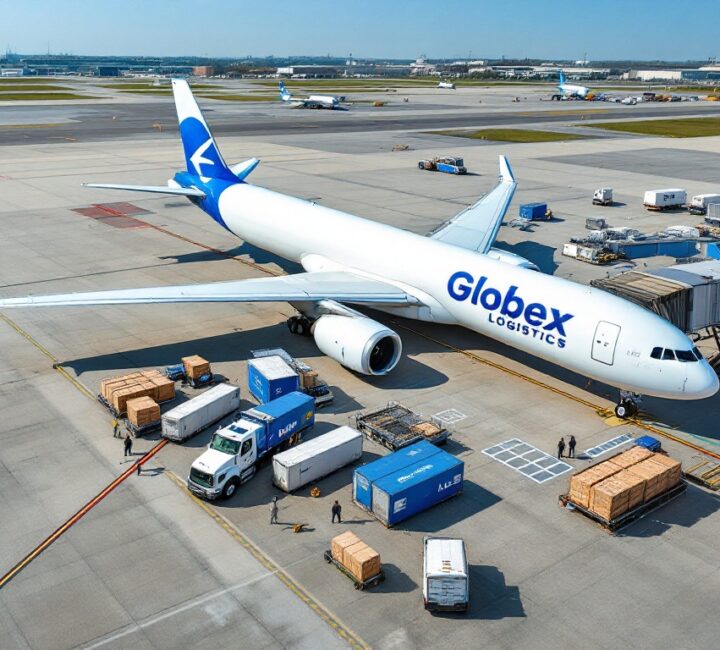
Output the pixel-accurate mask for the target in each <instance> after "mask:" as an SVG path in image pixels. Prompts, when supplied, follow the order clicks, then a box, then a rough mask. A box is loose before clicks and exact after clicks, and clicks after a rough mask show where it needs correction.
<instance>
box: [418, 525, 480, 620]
mask: <svg viewBox="0 0 720 650" xmlns="http://www.w3.org/2000/svg"><path fill="white" fill-rule="evenodd" d="M423 541H424V546H425V553H424V558H423V600H424V604H425V609H430V610H456V611H466V610H467V607H468V604H469V601H470V580H469V575H468V563H467V555H466V553H465V542H464V541H463V540H461V539H451V538H449V537H426V538H425V539H424V540H423Z"/></svg>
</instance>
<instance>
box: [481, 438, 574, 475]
mask: <svg viewBox="0 0 720 650" xmlns="http://www.w3.org/2000/svg"><path fill="white" fill-rule="evenodd" d="M482 453H483V454H485V455H486V456H490V458H493V459H494V460H497V461H498V462H500V463H502V464H503V465H507V466H508V467H511V468H512V469H514V470H515V471H516V472H520V473H521V474H524V475H525V476H527V477H528V478H531V479H532V480H533V481H535V482H536V483H545V481H549V480H550V479H553V478H556V477H557V476H560V475H561V474H565V472H569V471H570V470H571V469H572V465H568V463H565V462H563V461H561V460H559V459H557V458H555V457H554V456H551V455H550V454H546V453H545V452H544V451H542V450H541V449H538V448H537V447H533V446H532V445H530V444H528V443H527V442H523V441H522V440H520V439H518V438H513V439H512V440H506V441H505V442H501V443H499V444H497V445H493V446H492V447H488V448H487V449H483V450H482Z"/></svg>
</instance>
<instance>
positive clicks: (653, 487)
mask: <svg viewBox="0 0 720 650" xmlns="http://www.w3.org/2000/svg"><path fill="white" fill-rule="evenodd" d="M681 475H682V470H681V465H680V463H679V462H678V461H676V460H673V459H672V458H669V457H668V456H665V455H663V454H654V453H652V452H651V451H648V450H647V449H644V448H642V447H633V448H632V449H630V450H628V451H626V452H623V453H622V454H618V455H617V456H614V457H613V458H610V459H609V460H606V461H604V462H602V463H598V464H597V465H593V466H592V467H590V468H588V469H586V470H584V471H582V472H579V473H578V474H575V476H573V477H572V478H571V479H570V489H569V492H568V498H569V500H570V502H572V503H575V504H577V505H579V506H581V507H583V508H586V509H588V510H590V511H591V512H593V513H595V514H596V515H598V516H600V517H602V518H603V519H607V520H612V519H615V518H617V517H619V516H620V515H622V514H624V513H625V512H627V511H628V510H632V509H633V508H635V507H637V506H639V505H640V504H642V503H646V502H648V501H650V500H652V499H654V498H655V497H657V496H658V495H660V494H662V493H663V492H666V491H667V490H669V489H670V488H672V487H674V486H675V485H677V484H678V483H679V482H680V479H681Z"/></svg>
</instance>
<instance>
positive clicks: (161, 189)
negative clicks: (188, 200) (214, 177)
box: [83, 183, 205, 198]
mask: <svg viewBox="0 0 720 650" xmlns="http://www.w3.org/2000/svg"><path fill="white" fill-rule="evenodd" d="M83 187H97V188H100V189H105V190H129V191H131V192H152V193H153V194H175V195H179V196H197V197H199V198H205V192H203V191H202V190H198V189H197V188H195V187H168V186H167V185H121V184H118V183H83Z"/></svg>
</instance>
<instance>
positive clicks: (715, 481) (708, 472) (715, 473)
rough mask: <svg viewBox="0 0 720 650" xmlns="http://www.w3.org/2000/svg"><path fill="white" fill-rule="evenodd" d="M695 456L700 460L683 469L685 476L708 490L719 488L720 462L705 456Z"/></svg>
mask: <svg viewBox="0 0 720 650" xmlns="http://www.w3.org/2000/svg"><path fill="white" fill-rule="evenodd" d="M695 458H698V459H700V460H699V462H697V463H695V464H694V465H691V466H690V467H688V468H687V469H686V470H684V471H683V474H684V476H685V478H686V479H688V480H689V481H692V482H693V483H697V484H698V485H702V486H703V487H706V488H708V489H709V490H714V491H715V492H717V491H718V490H720V463H718V462H717V461H714V460H710V459H709V458H707V457H706V456H695Z"/></svg>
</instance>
